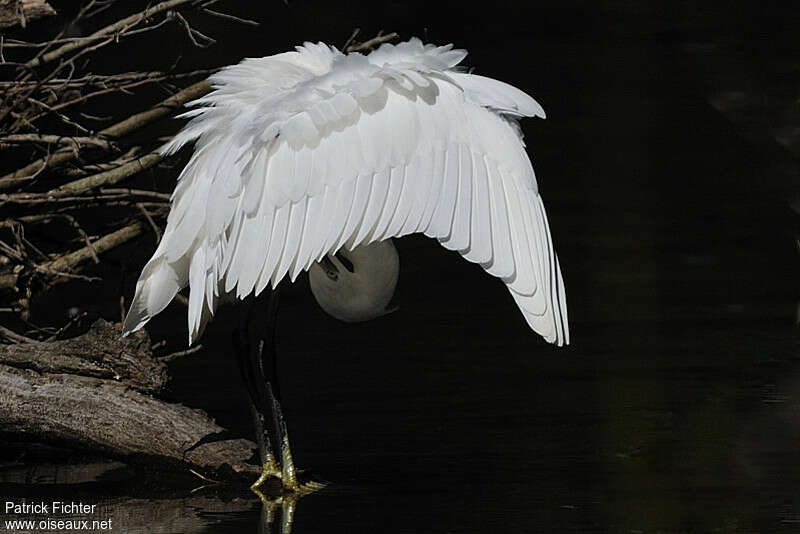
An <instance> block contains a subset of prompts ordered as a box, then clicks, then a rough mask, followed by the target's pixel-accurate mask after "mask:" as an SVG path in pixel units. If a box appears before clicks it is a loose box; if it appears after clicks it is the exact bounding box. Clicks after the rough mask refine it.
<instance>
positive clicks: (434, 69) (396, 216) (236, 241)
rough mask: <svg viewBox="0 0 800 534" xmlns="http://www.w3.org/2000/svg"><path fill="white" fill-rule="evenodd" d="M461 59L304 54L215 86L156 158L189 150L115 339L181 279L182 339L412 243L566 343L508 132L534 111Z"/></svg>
mask: <svg viewBox="0 0 800 534" xmlns="http://www.w3.org/2000/svg"><path fill="white" fill-rule="evenodd" d="M464 55H465V52H463V51H460V50H452V49H451V48H450V47H449V46H447V47H434V46H431V45H425V46H423V45H422V43H421V42H420V41H419V40H416V39H412V40H411V41H409V42H406V43H402V44H400V45H397V46H392V45H382V46H381V47H380V48H379V49H378V50H376V51H375V52H373V53H372V54H370V55H369V56H362V55H360V54H350V55H347V56H345V55H343V54H341V53H339V52H338V51H337V50H336V49H333V48H329V47H327V46H325V45H311V44H306V45H305V46H304V47H299V48H298V49H297V51H296V52H289V53H286V54H280V55H277V56H270V57H267V58H261V59H249V60H245V61H243V62H242V63H240V64H239V65H235V66H232V67H228V68H226V69H224V70H222V71H221V72H220V73H218V74H217V75H215V76H213V77H212V78H211V81H212V83H213V84H214V86H215V90H214V91H213V92H212V93H211V94H209V95H208V96H206V97H204V98H201V99H199V100H198V101H195V102H194V103H193V104H194V105H195V106H196V108H195V109H193V110H191V111H189V112H188V113H187V114H186V115H187V116H192V117H193V119H192V121H190V123H189V124H188V125H187V127H186V128H185V129H184V130H183V131H182V132H181V133H180V134H179V135H178V136H176V138H175V139H174V140H173V141H172V142H171V143H170V144H168V145H167V146H166V147H165V151H167V152H172V151H175V150H177V149H178V148H180V146H182V145H183V144H185V143H188V142H191V141H196V148H195V152H194V154H193V156H192V158H191V160H190V161H189V163H188V164H187V165H186V167H185V168H184V170H183V172H182V174H181V177H180V179H179V183H178V186H177V187H176V189H175V193H174V194H173V199H172V209H171V211H170V214H169V218H168V220H167V228H166V231H165V232H164V236H163V238H162V240H161V243H160V245H159V247H158V249H157V250H156V252H155V254H154V256H153V258H152V259H151V260H150V262H148V264H147V265H146V266H145V268H144V271H143V273H142V276H141V278H140V279H139V282H138V283H137V287H136V296H135V298H134V302H133V304H132V305H131V311H130V312H129V314H128V317H127V318H126V321H125V330H126V331H132V330H135V329H137V328H140V327H141V326H142V325H143V324H144V323H145V322H147V320H149V318H150V317H152V316H153V315H155V314H156V313H158V312H160V311H161V310H162V309H163V308H164V307H165V306H166V305H167V304H168V303H169V301H170V300H171V299H172V298H173V297H174V295H175V293H176V292H177V291H179V290H180V289H181V288H182V287H184V286H186V285H187V283H188V284H189V285H190V289H191V291H190V298H189V332H190V334H189V336H190V341H191V340H192V339H194V338H195V337H196V336H197V334H198V333H199V331H200V330H201V329H202V326H203V324H204V322H205V320H207V318H208V317H210V315H211V314H212V313H213V311H214V309H215V307H216V304H217V302H218V300H219V298H220V296H221V295H222V294H223V293H235V295H236V296H238V297H240V298H243V297H245V296H246V295H248V294H250V293H252V292H256V293H258V292H260V291H261V290H263V289H264V288H265V287H266V286H267V285H268V284H272V285H273V286H274V285H275V284H276V283H277V282H278V281H280V280H281V279H282V278H284V277H285V276H286V275H287V274H288V275H289V277H290V278H291V279H292V280H294V279H295V277H296V276H297V275H298V274H299V273H300V272H301V271H302V270H305V269H308V267H309V266H310V265H311V264H312V263H313V262H315V261H318V260H319V259H321V258H322V257H323V256H324V255H326V254H329V253H332V252H334V251H336V250H337V249H339V248H340V247H342V246H347V247H349V248H353V247H355V246H357V245H359V244H361V243H368V242H372V241H375V240H382V239H387V238H389V237H396V236H402V235H406V234H409V233H413V232H423V233H425V235H428V236H430V237H435V238H437V239H438V240H439V241H440V242H441V243H442V245H444V246H445V247H446V248H448V249H451V250H457V251H459V252H460V253H461V254H462V255H463V256H464V257H465V258H466V259H468V260H469V261H472V262H475V263H479V264H481V265H482V266H483V267H484V268H485V269H486V271H487V272H489V273H490V274H492V275H494V276H497V277H499V278H502V279H503V280H504V281H505V283H506V284H507V285H508V288H509V290H510V291H511V294H512V295H513V297H514V299H515V300H516V302H517V304H518V305H519V307H520V309H521V310H522V312H523V314H524V315H525V318H526V320H527V321H528V323H529V324H530V326H531V327H532V328H533V329H534V330H535V331H536V332H538V333H539V334H541V335H542V336H543V337H544V338H545V339H546V340H548V341H550V342H552V343H556V344H558V345H562V344H565V343H568V342H569V330H568V325H567V309H566V300H565V296H564V285H563V281H562V279H561V272H560V268H559V265H558V259H557V258H556V255H555V252H554V250H553V245H552V242H551V239H550V231H549V228H548V224H547V217H546V215H545V211H544V206H543V205H542V201H541V198H540V197H539V194H538V190H537V185H536V179H535V176H534V173H533V168H532V167H531V164H530V161H529V159H528V157H527V154H526V153H525V150H524V145H523V143H522V140H521V135H520V133H519V129H518V127H517V125H516V122H515V121H514V119H515V118H518V117H521V116H544V112H543V111H542V109H541V107H540V106H539V105H538V104H537V103H536V102H535V101H534V100H533V99H532V98H530V97H529V96H528V95H526V94H525V93H523V92H522V91H519V90H518V89H516V88H514V87H511V86H510V85H507V84H505V83H502V82H499V81H497V80H493V79H490V78H484V77H481V76H475V75H471V74H466V73H463V72H459V71H456V70H453V69H454V67H455V66H456V65H457V64H458V63H459V62H460V61H461V59H463V57H464Z"/></svg>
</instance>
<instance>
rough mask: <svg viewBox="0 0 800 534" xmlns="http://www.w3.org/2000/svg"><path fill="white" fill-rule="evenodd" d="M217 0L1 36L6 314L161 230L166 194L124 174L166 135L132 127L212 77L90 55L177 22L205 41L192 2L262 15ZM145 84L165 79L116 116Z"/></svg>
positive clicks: (0, 267) (90, 14)
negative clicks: (37, 36)
mask: <svg viewBox="0 0 800 534" xmlns="http://www.w3.org/2000/svg"><path fill="white" fill-rule="evenodd" d="M215 1H216V0H204V1H198V0H167V1H164V2H160V3H157V4H155V5H151V6H150V7H148V8H147V9H144V10H142V11H140V12H137V13H133V14H131V15H128V16H125V17H123V18H120V19H119V20H116V21H115V22H113V23H111V24H107V25H105V26H103V27H102V28H100V29H98V30H96V31H94V32H93V33H90V34H88V35H85V36H69V37H66V36H65V35H64V34H65V32H64V31H63V30H62V31H61V32H60V33H58V34H56V35H53V36H52V37H51V38H50V39H48V40H46V41H44V42H26V41H20V40H14V39H9V38H7V37H5V36H0V95H2V96H1V97H0V154H2V158H1V159H0V214H2V215H1V216H0V314H15V315H16V316H17V317H19V318H22V319H23V320H26V319H27V317H28V315H29V309H30V302H31V298H32V297H33V296H35V295H36V294H37V293H39V292H42V291H45V290H47V289H48V288H50V287H52V286H53V285H55V284H58V283H60V282H63V281H65V280H70V279H74V278H83V279H86V277H85V276H84V275H83V274H81V273H82V270H83V269H84V267H85V266H86V265H87V264H89V263H90V262H93V263H99V262H100V261H101V260H100V257H101V255H102V254H103V253H104V252H106V251H108V250H110V249H113V248H115V247H118V246H120V245H122V244H124V243H126V242H128V241H130V240H132V239H134V238H135V237H137V236H138V235H140V234H142V233H144V232H147V231H152V232H153V233H154V235H155V236H156V239H158V237H159V236H160V229H159V225H160V224H161V223H162V221H163V219H164V216H165V215H166V213H167V211H168V206H169V195H168V194H165V193H162V192H159V191H157V190H155V188H154V187H136V185H135V184H133V185H131V184H130V183H126V182H131V181H132V180H134V177H135V175H137V174H139V173H141V172H142V171H145V170H147V169H151V168H154V167H155V166H157V165H159V164H161V163H162V160H163V157H162V156H161V155H160V154H159V153H158V152H157V147H158V145H159V144H160V143H161V142H163V139H161V138H158V137H157V136H155V135H152V134H149V135H148V134H147V133H145V134H144V135H134V134H135V133H136V132H137V131H139V130H141V129H142V128H143V127H145V126H148V125H151V124H153V123H154V122H155V121H158V120H160V119H163V118H166V117H169V116H171V115H173V112H174V111H175V110H176V109H177V108H179V107H180V106H181V105H183V104H184V103H186V102H187V101H189V100H191V99H194V98H197V97H199V96H201V95H203V94H204V93H206V92H207V91H208V90H209V85H208V83H207V82H206V81H199V82H198V81H197V80H200V79H203V78H205V77H206V76H208V74H209V73H211V72H212V70H211V69H209V70H195V71H192V72H177V70H176V69H174V68H173V69H172V70H170V71H167V72H159V71H153V72H121V73H114V74H99V73H95V72H92V70H91V67H92V60H93V59H94V58H96V57H97V56H98V54H113V53H114V48H115V45H117V44H118V43H121V42H126V41H129V40H132V39H141V38H142V36H143V35H144V34H147V33H149V32H152V31H153V30H156V29H158V28H161V27H162V26H165V25H170V24H172V25H178V26H179V27H181V28H183V30H185V33H186V35H187V37H188V39H189V40H191V42H192V43H193V44H194V45H195V46H197V47H206V46H209V45H210V44H212V43H214V39H213V38H211V37H208V36H207V35H204V34H203V33H201V32H200V31H198V30H196V29H195V28H193V27H192V26H191V25H190V24H189V22H188V21H187V18H186V16H185V15H184V12H185V11H190V10H191V11H202V12H204V13H206V14H209V15H213V16H219V17H225V18H229V19H234V20H237V21H239V22H242V23H245V24H256V23H255V22H252V21H248V20H245V19H241V18H239V17H235V16H232V15H227V14H224V13H219V12H217V11H214V10H212V9H211V8H210V6H211V4H213V3H214V2H215ZM112 4H114V0H92V1H89V2H88V3H86V4H85V5H84V6H83V7H82V8H81V9H80V11H79V12H78V13H77V16H76V17H75V19H74V20H73V21H72V23H70V24H69V25H67V26H66V27H69V28H82V27H89V26H92V25H93V23H94V20H96V18H95V17H97V15H98V14H100V13H103V12H105V11H106V10H108V9H109V8H110V7H112ZM20 13H21V14H23V13H24V12H23V11H22V10H21V11H20ZM193 81H194V82H196V83H194V84H192V85H189V86H188V87H185V88H183V89H181V88H180V86H182V85H186V83H187V82H193ZM145 87H146V88H153V87H158V88H161V89H163V93H164V96H163V97H162V98H163V100H161V101H160V102H156V103H154V104H153V105H152V106H151V107H149V108H147V109H144V110H137V111H136V112H134V113H130V114H128V115H123V116H119V114H118V111H119V110H124V109H126V108H127V107H128V106H127V105H126V103H127V102H129V101H130V95H132V94H133V91H134V90H136V89H137V88H145ZM99 97H103V98H102V99H99ZM93 102H102V103H103V104H102V107H101V111H102V112H103V113H102V114H103V115H104V116H98V115H97V114H93V113H89V112H88V111H87V109H90V110H92V111H94V110H95V109H97V108H96V107H95V108H92V107H91V105H90V104H91V103H93ZM95 113H96V112H95ZM175 127H176V126H174V125H173V126H172V128H173V129H174V128H175ZM140 181H141V180H140ZM3 331H5V335H4V337H6V338H7V339H8V338H9V337H10V333H9V332H8V330H7V329H3V330H0V336H2V335H3V334H2V332H3ZM12 337H13V336H12ZM12 340H13V339H12Z"/></svg>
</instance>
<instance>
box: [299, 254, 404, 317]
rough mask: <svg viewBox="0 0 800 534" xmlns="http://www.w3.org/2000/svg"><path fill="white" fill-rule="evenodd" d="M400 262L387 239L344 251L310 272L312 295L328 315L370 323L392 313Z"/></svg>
mask: <svg viewBox="0 0 800 534" xmlns="http://www.w3.org/2000/svg"><path fill="white" fill-rule="evenodd" d="M399 272H400V258H399V256H398V254H397V249H395V248H394V245H393V244H392V241H391V240H390V239H387V240H385V241H379V242H375V243H370V244H369V245H361V246H358V247H356V248H354V249H353V250H347V249H346V248H345V247H343V248H341V249H340V250H339V251H338V252H337V253H336V254H331V255H329V256H325V257H324V258H323V259H322V260H321V261H319V262H317V263H315V264H313V265H312V266H311V269H309V271H308V280H309V283H310V284H311V292H312V293H313V294H314V298H316V299H317V303H318V304H319V305H320V307H322V309H323V310H325V311H326V312H327V313H328V314H329V315H331V316H333V317H335V318H337V319H339V320H340V321H345V322H348V323H352V322H357V321H368V320H370V319H374V318H376V317H380V316H381V315H385V314H387V313H390V312H391V311H393V309H391V308H390V307H389V302H390V301H391V299H392V296H393V295H394V289H395V286H396V285H397V276H398V273H399Z"/></svg>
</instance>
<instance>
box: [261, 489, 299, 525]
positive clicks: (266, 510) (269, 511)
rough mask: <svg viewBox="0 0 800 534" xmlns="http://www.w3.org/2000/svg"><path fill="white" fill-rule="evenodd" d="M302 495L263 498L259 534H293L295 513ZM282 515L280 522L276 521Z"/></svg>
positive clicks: (290, 494)
mask: <svg viewBox="0 0 800 534" xmlns="http://www.w3.org/2000/svg"><path fill="white" fill-rule="evenodd" d="M301 496H302V494H301V493H287V494H285V495H282V496H280V497H275V498H271V499H270V498H266V497H264V496H263V495H262V496H261V504H262V506H261V520H260V522H259V525H258V532H259V534H267V533H268V532H269V533H270V534H291V532H292V525H293V524H294V511H295V507H296V506H297V499H299V498H300V497H301ZM278 514H280V521H276V520H275V519H276V518H277V517H278Z"/></svg>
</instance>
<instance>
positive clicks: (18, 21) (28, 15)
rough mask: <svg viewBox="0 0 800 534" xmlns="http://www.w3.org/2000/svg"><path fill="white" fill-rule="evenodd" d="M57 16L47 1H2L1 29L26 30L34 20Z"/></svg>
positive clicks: (0, 2) (0, 8) (0, 11)
mask: <svg viewBox="0 0 800 534" xmlns="http://www.w3.org/2000/svg"><path fill="white" fill-rule="evenodd" d="M55 14H56V10H55V9H53V8H52V7H51V6H50V4H48V3H47V2H46V1H45V0H0V28H10V27H11V26H17V25H20V26H22V27H23V28H24V27H25V26H26V25H27V23H28V22H30V21H32V20H35V19H38V18H42V17H47V16H50V15H55Z"/></svg>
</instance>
